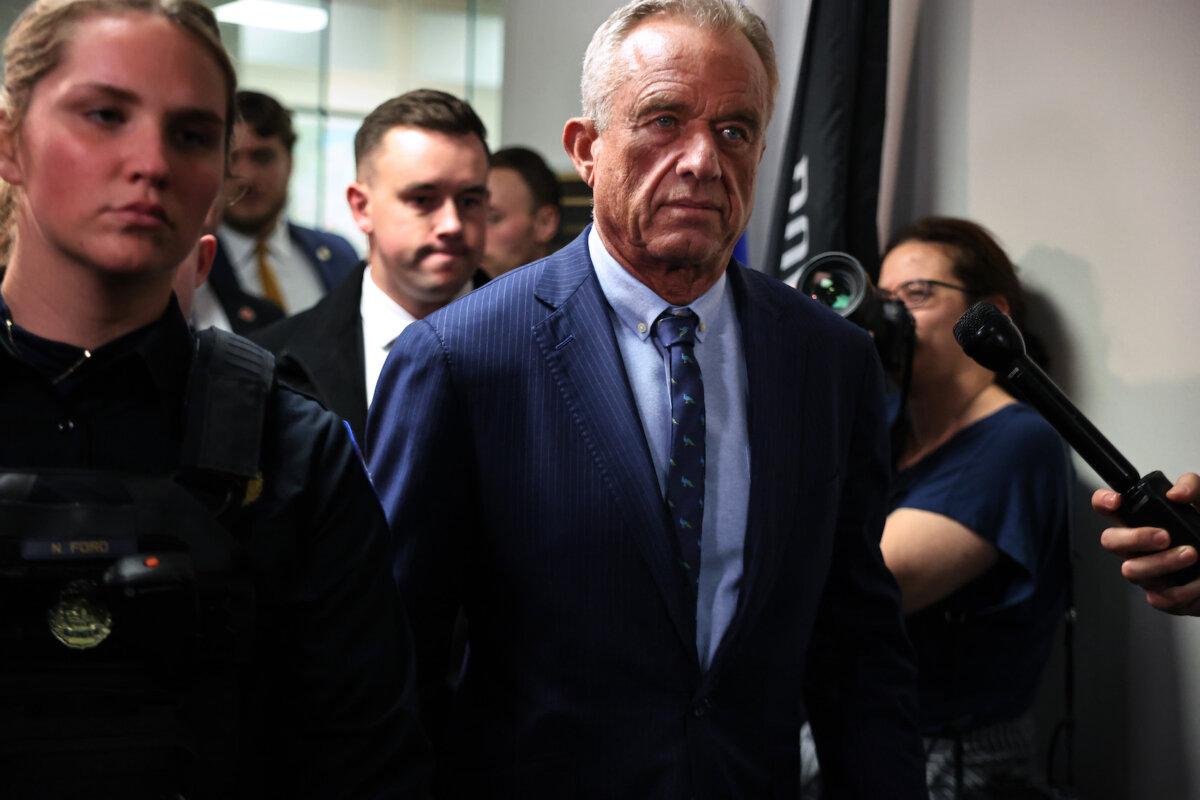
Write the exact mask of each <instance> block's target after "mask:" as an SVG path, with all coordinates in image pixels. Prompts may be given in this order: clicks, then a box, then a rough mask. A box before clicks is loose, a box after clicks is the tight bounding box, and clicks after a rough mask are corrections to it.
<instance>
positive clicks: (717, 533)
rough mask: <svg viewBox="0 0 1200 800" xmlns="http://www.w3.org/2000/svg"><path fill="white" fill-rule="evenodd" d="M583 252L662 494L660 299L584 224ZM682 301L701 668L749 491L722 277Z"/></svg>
mask: <svg viewBox="0 0 1200 800" xmlns="http://www.w3.org/2000/svg"><path fill="white" fill-rule="evenodd" d="M588 250H589V252H590V255H591V257H592V264H593V265H594V266H595V268H596V277H597V278H598V279H599V281H600V289H601V291H603V292H604V296H605V298H607V299H608V304H609V319H610V320H611V321H612V326H613V332H614V333H615V334H616V337H617V347H618V348H619V349H620V351H621V359H622V361H624V363H625V372H626V373H627V374H628V376H629V383H630V385H631V386H632V387H633V399H634V401H635V402H636V403H637V407H638V413H639V414H640V415H641V418H642V429H643V430H644V431H645V433H646V441H647V442H648V443H649V445H650V456H651V458H652V459H653V460H654V468H655V470H656V471H657V473H658V485H659V491H661V492H663V493H664V495H665V492H666V481H667V462H668V460H669V459H670V455H671V389H670V378H671V363H670V358H669V356H668V354H667V352H666V350H665V349H664V348H663V347H662V345H660V344H659V343H658V342H657V341H656V339H655V337H654V336H652V335H651V333H652V331H651V327H652V326H653V324H654V320H655V319H657V318H658V315H659V314H661V313H662V312H663V310H665V309H666V308H668V307H669V306H670V303H668V302H667V301H666V300H663V299H662V298H661V297H659V296H658V295H657V294H655V293H654V292H653V291H652V290H651V289H650V288H649V287H648V286H646V285H645V284H644V283H642V282H641V281H639V280H638V279H637V278H635V277H634V276H633V275H632V274H631V273H630V272H629V271H627V270H626V269H625V268H624V267H622V266H621V265H620V264H618V263H617V261H616V260H615V259H614V258H613V257H612V256H611V255H609V253H608V251H607V250H606V249H605V247H604V243H603V242H602V241H601V240H600V235H599V234H598V233H597V232H596V228H595V226H593V227H592V230H591V232H590V233H589V235H588ZM688 308H690V309H692V311H694V312H696V315H697V316H698V317H699V318H700V324H699V325H698V327H697V332H696V339H697V341H696V347H695V353H696V361H697V362H698V363H699V364H700V373H701V375H703V376H704V407H705V409H704V413H705V418H706V425H705V438H704V447H705V476H704V501H705V502H704V522H703V528H702V530H701V535H700V586H699V600H698V602H697V606H696V651H697V652H698V653H699V655H700V666H701V667H702V668H704V669H707V668H708V667H709V665H710V664H711V663H712V658H713V656H714V655H715V654H716V652H717V646H718V645H719V644H720V643H721V637H722V636H724V634H725V631H726V630H727V629H728V628H729V623H730V622H731V621H732V620H733V615H734V612H736V611H737V604H738V594H739V592H740V591H741V585H742V550H743V544H744V543H745V540H746V514H747V507H748V505H749V498H750V440H749V436H748V434H747V431H746V359H745V356H744V354H743V352H742V335H741V329H740V328H739V327H738V318H737V310H736V309H735V307H734V302H733V294H732V293H731V292H729V291H728V281H727V278H726V276H725V275H724V274H722V275H721V278H720V280H718V281H717V283H716V284H715V285H714V286H713V287H712V288H711V289H709V290H708V291H707V292H705V293H704V294H702V295H701V296H700V297H698V298H696V300H695V302H693V303H691V304H690V305H689V306H688Z"/></svg>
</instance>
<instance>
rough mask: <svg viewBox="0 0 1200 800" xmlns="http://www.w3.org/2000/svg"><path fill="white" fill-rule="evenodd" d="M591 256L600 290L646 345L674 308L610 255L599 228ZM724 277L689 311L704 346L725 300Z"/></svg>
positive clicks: (591, 240) (590, 248) (591, 235)
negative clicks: (661, 318)
mask: <svg viewBox="0 0 1200 800" xmlns="http://www.w3.org/2000/svg"><path fill="white" fill-rule="evenodd" d="M588 253H589V255H591V257H592V265H593V266H594V267H595V269H596V278H597V279H598V280H599V281H600V290H601V291H602V292H604V296H605V298H606V299H607V300H608V303H609V305H611V306H612V308H613V311H615V312H616V313H617V318H618V319H619V320H620V321H621V324H622V325H624V326H625V327H627V328H629V330H631V331H632V332H633V333H634V334H635V335H637V337H638V338H639V339H641V340H642V341H645V340H646V339H647V338H648V337H649V336H650V332H651V329H652V328H653V327H654V321H655V320H656V319H658V317H659V315H660V314H662V312H663V311H665V310H666V309H668V308H671V304H670V303H668V302H667V301H666V300H663V299H662V298H661V297H659V296H658V295H657V294H655V293H654V290H652V289H651V288H650V287H649V286H647V285H646V284H644V283H642V282H641V281H640V280H638V279H637V278H636V277H635V276H634V275H633V273H631V272H630V271H629V270H627V269H625V268H624V267H623V266H621V265H620V264H619V263H618V262H617V260H616V259H615V258H613V257H612V255H611V254H610V253H609V252H608V249H607V248H606V247H605V246H604V242H603V241H601V239H600V234H599V233H598V232H597V231H596V226H595V225H592V229H591V231H590V232H589V233H588ZM726 280H727V279H726V276H725V273H724V272H722V273H721V277H720V278H718V279H717V282H716V283H714V284H713V285H712V286H711V287H710V288H709V289H708V291H706V292H705V293H704V294H702V295H700V296H699V297H697V298H696V299H695V300H693V301H692V302H691V303H688V305H687V307H688V308H690V309H691V310H692V311H694V312H695V313H696V316H697V317H699V319H700V323H699V324H698V325H697V326H696V339H697V341H700V342H703V341H704V339H705V336H706V335H707V334H708V332H709V329H710V328H711V327H712V326H713V325H715V324H717V322H718V321H719V314H718V312H719V311H720V308H721V301H722V299H723V298H724V296H725V284H726Z"/></svg>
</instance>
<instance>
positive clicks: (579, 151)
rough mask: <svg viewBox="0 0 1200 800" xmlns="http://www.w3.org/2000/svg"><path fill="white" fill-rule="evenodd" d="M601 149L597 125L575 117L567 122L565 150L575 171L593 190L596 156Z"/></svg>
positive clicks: (564, 140) (564, 129) (564, 139)
mask: <svg viewBox="0 0 1200 800" xmlns="http://www.w3.org/2000/svg"><path fill="white" fill-rule="evenodd" d="M599 148H600V134H599V133H598V132H597V131H596V123H595V122H593V121H592V120H590V119H588V118H587V117H573V118H571V119H569V120H567V124H566V126H564V127H563V149H564V150H566V151H567V155H568V156H570V157H571V163H572V164H574V165H575V171H576V172H578V173H579V177H581V178H583V182H584V183H586V184H587V185H588V186H590V187H591V188H593V189H594V188H596V187H594V186H592V175H593V172H594V168H595V163H596V154H597V151H598V150H599Z"/></svg>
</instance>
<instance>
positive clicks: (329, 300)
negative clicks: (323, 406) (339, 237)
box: [289, 271, 368, 442]
mask: <svg viewBox="0 0 1200 800" xmlns="http://www.w3.org/2000/svg"><path fill="white" fill-rule="evenodd" d="M361 299H362V273H361V272H357V271H356V272H353V273H351V275H350V276H348V277H347V278H346V280H345V281H344V282H343V283H342V284H341V285H340V286H337V287H336V288H335V289H334V290H333V291H332V292H331V293H330V294H329V295H327V296H326V297H325V299H324V300H322V301H321V304H322V305H323V306H324V308H321V309H320V313H319V314H317V315H314V316H316V317H317V319H318V320H319V324H317V325H316V326H314V329H313V331H312V334H311V335H309V336H300V337H297V339H296V340H295V341H294V342H293V344H292V346H291V347H290V348H289V349H290V350H291V351H292V353H293V354H294V355H295V357H296V359H297V360H298V361H299V362H300V363H301V364H304V365H309V370H308V371H309V380H311V381H312V382H313V385H314V386H316V387H317V390H318V392H319V393H320V395H321V397H323V398H325V399H326V400H327V401H328V402H329V404H330V405H331V406H333V407H335V408H341V409H346V411H347V414H346V419H347V420H348V421H349V423H350V428H351V430H353V431H354V435H355V437H357V438H358V440H359V441H360V442H361V441H363V439H362V436H363V435H364V434H365V428H366V421H367V402H368V401H367V388H366V378H365V374H366V365H365V362H364V358H363V338H362V316H361V313H360V305H361ZM316 310H317V309H314V311H316ZM351 409H353V413H349V412H350V410H351Z"/></svg>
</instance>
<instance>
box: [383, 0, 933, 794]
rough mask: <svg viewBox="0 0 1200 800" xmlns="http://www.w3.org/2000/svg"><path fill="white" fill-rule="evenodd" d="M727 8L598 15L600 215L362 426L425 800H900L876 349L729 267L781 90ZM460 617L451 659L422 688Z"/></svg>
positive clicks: (588, 111)
mask: <svg viewBox="0 0 1200 800" xmlns="http://www.w3.org/2000/svg"><path fill="white" fill-rule="evenodd" d="M777 82H778V81H777V74H776V67H775V57H774V51H773V47H772V45H771V42H770V38H769V36H768V35H767V33H766V30H765V27H764V26H763V24H762V21H761V20H760V19H759V18H758V17H757V16H755V15H754V14H753V13H752V12H750V11H748V10H747V9H746V8H745V7H744V6H742V5H741V4H740V3H738V2H736V0H635V2H633V3H630V4H629V5H628V6H626V7H624V8H622V9H620V10H619V11H617V12H615V13H614V14H613V15H612V16H611V17H610V18H609V20H608V21H607V22H605V24H604V25H602V26H601V27H600V29H599V30H598V31H597V32H596V35H595V37H594V38H593V40H592V44H591V45H590V46H589V48H588V53H587V57H586V59H585V61H584V77H583V86H582V89H583V103H584V116H583V117H580V118H577V119H573V120H571V121H569V122H568V123H567V125H566V128H565V130H564V137H563V138H564V144H565V146H566V149H567V151H568V153H569V154H570V156H571V158H572V160H573V161H574V163H575V165H576V168H577V169H578V171H579V173H580V175H581V176H582V177H583V178H584V180H586V181H587V182H588V184H589V185H590V186H591V187H592V189H593V193H594V197H595V209H594V219H595V222H594V225H593V226H591V227H590V228H589V229H588V230H587V231H586V232H585V233H584V234H583V235H581V236H580V237H579V238H578V239H577V240H576V241H575V242H574V243H572V244H570V245H568V246H567V247H566V248H564V249H563V250H562V251H560V252H558V253H556V254H554V255H552V256H550V257H549V258H546V259H543V260H541V261H538V262H535V263H533V264H530V265H528V266H526V267H524V268H521V269H518V270H516V271H514V272H511V273H508V274H506V275H503V276H501V277H500V278H498V279H496V280H494V281H492V282H490V283H488V284H487V285H485V286H483V287H482V288H480V289H478V290H477V291H475V292H474V293H472V294H470V295H468V296H467V297H466V298H464V299H462V300H460V301H458V302H456V303H454V304H452V305H450V306H449V307H447V308H446V309H443V310H442V311H440V312H437V313H435V314H433V315H431V316H429V317H428V318H426V319H425V320H423V321H421V322H419V323H416V324H414V325H412V326H410V327H409V328H408V330H407V331H406V332H405V333H404V334H403V336H402V338H401V341H400V342H399V343H398V345H397V347H395V348H394V349H393V352H392V355H391V356H390V357H389V359H388V362H387V364H386V366H385V367H384V371H383V374H382V376H381V378H380V382H379V391H378V392H377V394H376V398H375V403H374V405H373V406H372V410H371V416H370V419H369V421H368V433H367V436H368V450H369V456H370V467H371V472H372V474H373V476H374V479H375V483H376V487H377V489H378V491H379V493H380V495H381V498H382V500H383V504H384V508H385V509H386V510H387V512H388V516H389V520H390V523H391V526H392V530H393V532H394V534H395V536H396V548H397V549H396V560H395V574H396V578H397V580H398V582H399V584H400V586H401V589H402V591H403V593H404V599H405V602H406V603H407V604H408V607H409V609H410V610H411V614H412V619H413V627H414V630H415V634H416V646H417V652H418V672H419V675H420V680H421V682H422V694H421V699H422V714H423V716H424V719H425V721H426V723H427V725H428V728H429V730H430V731H431V733H432V735H433V736H434V738H435V740H436V742H437V747H438V754H439V766H438V783H439V787H440V791H441V793H442V795H443V796H448V797H472V798H475V797H513V798H529V797H547V798H549V797H554V798H567V797H571V798H590V797H597V798H599V797H606V798H643V797H647V798H683V797H705V798H729V797H753V798H758V797H795V796H796V792H797V786H798V771H799V755H798V752H797V750H798V731H799V727H800V723H801V720H802V716H803V711H802V702H803V705H804V706H806V707H807V710H808V713H809V716H810V718H811V719H812V722H813V729H814V735H815V737H816V740H817V746H818V750H819V754H820V758H821V764H822V768H823V774H824V776H825V779H826V781H827V783H826V785H827V786H828V787H829V789H830V791H831V793H834V796H837V797H852V798H863V799H864V800H865V799H866V798H870V799H871V800H877V799H878V798H917V797H924V795H925V788H924V778H923V770H922V763H921V762H922V758H921V752H920V745H919V740H918V738H917V731H916V725H915V720H914V696H913V666H912V656H911V653H910V651H909V648H908V644H907V641H906V639H905V637H904V634H903V631H902V627H901V620H900V612H899V604H898V593H897V590H896V586H895V583H894V581H893V580H892V578H891V576H890V574H889V573H888V571H887V569H886V568H885V566H884V564H883V561H882V559H881V557H880V554H879V546H878V542H879V536H880V532H881V530H882V524H883V518H884V495H885V491H886V483H887V452H886V446H887V445H886V437H885V433H886V425H885V423H884V417H883V411H882V402H881V396H880V383H881V379H880V370H879V366H878V362H877V359H876V357H875V355H874V348H873V346H872V344H871V342H870V340H869V339H868V338H867V337H866V336H865V335H864V334H862V333H861V332H860V331H858V330H857V329H855V328H853V326H850V325H849V324H847V323H845V322H844V321H843V320H842V319H840V318H839V317H837V316H836V315H834V314H832V313H830V312H828V311H827V310H826V309H824V308H823V307H821V306H820V305H819V304H817V303H813V302H812V301H810V300H808V299H806V298H804V297H802V296H801V295H800V294H799V293H796V292H795V291H793V290H791V289H788V288H787V287H785V286H783V285H782V284H780V283H778V282H776V281H775V280H773V279H770V278H766V277H764V276H762V275H760V274H758V273H756V272H753V271H750V270H748V269H745V268H744V267H742V266H740V265H738V264H737V263H735V262H733V261H732V260H731V253H732V251H733V247H734V243H735V241H736V239H737V237H738V235H739V234H740V233H741V231H742V230H743V229H744V227H745V224H746V221H747V219H748V217H749V213H750V203H751V198H752V197H753V193H754V181H755V173H756V170H757V167H758V163H759V159H760V158H761V155H762V152H763V134H764V131H765V129H766V125H767V121H768V119H769V117H770V113H771V108H772V101H773V97H774V93H775V89H776V85H777ZM460 609H461V610H462V611H463V612H464V613H465V615H466V618H467V621H468V625H469V631H470V633H469V637H470V655H469V658H468V661H467V664H466V667H465V671H464V674H463V679H462V682H461V685H460V686H459V687H458V688H457V690H456V691H455V692H454V694H453V695H452V696H451V695H450V693H449V692H448V690H447V689H446V688H445V684H444V680H443V678H444V675H445V672H446V666H447V665H446V657H447V656H446V653H447V644H448V641H449V637H450V631H451V627H452V625H453V622H454V619H455V616H456V615H457V614H458V613H459V611H460Z"/></svg>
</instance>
